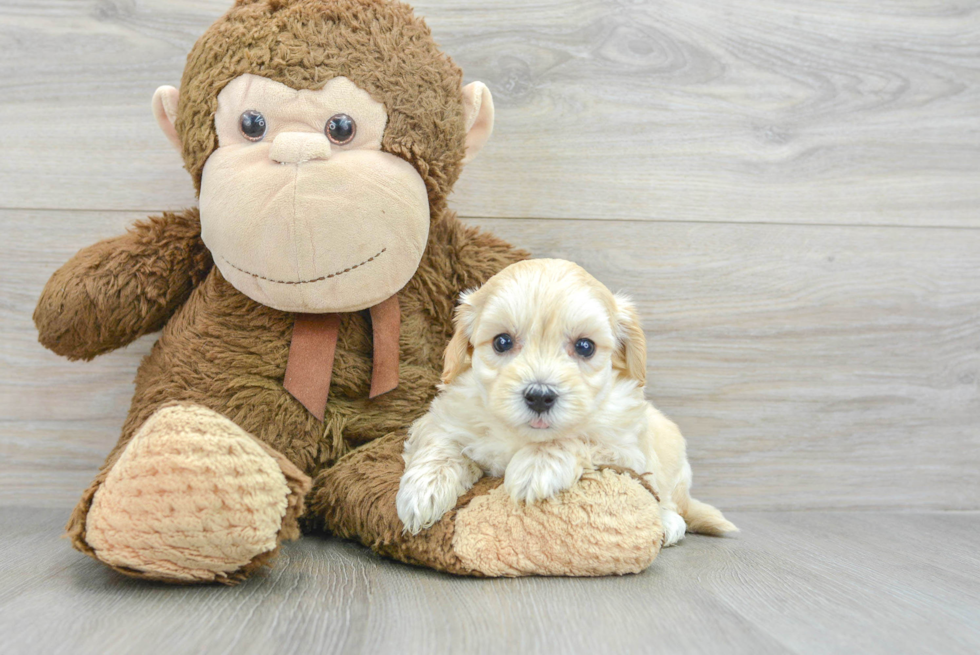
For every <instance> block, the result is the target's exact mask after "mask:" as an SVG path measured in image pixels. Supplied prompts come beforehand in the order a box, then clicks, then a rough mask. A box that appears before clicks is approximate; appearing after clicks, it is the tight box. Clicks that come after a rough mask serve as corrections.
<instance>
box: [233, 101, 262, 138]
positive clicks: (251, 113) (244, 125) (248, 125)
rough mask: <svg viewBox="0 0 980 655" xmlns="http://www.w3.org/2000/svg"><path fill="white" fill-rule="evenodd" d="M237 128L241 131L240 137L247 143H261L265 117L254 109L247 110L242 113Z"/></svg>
mask: <svg viewBox="0 0 980 655" xmlns="http://www.w3.org/2000/svg"><path fill="white" fill-rule="evenodd" d="M238 128H239V129H240V130H241V131H242V136H243V137H245V138H246V139H248V140H249V141H261V140H262V137H264V136H265V128H266V125H265V116H263V115H262V114H260V113H259V112H257V111H255V110H254V109H249V110H248V111H246V112H243V113H242V117H241V118H240V119H239V121H238Z"/></svg>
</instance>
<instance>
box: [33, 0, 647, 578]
mask: <svg viewBox="0 0 980 655" xmlns="http://www.w3.org/2000/svg"><path fill="white" fill-rule="evenodd" d="M153 111H154V114H155V116H156V118H157V120H158V122H159V124H160V126H161V128H162V129H163V132H164V134H165V135H166V136H167V137H168V139H169V140H170V141H171V142H172V143H173V145H174V147H176V148H177V149H178V151H179V152H180V153H181V155H182V157H183V159H184V164H185V167H186V168H187V170H188V172H189V173H190V175H191V178H192V180H193V182H194V186H195V189H196V190H197V192H198V198H199V207H198V208H196V209H188V210H186V211H183V212H177V213H164V214H163V215H161V216H154V217H151V218H149V219H148V220H145V221H141V222H138V223H136V224H135V225H134V226H133V227H132V229H131V230H130V231H129V232H128V233H127V234H126V235H124V236H120V237H117V238H114V239H109V240H106V241H103V242H101V243H97V244H95V245H93V246H90V247H88V248H85V249H83V250H82V251H80V252H79V253H78V254H76V255H75V256H74V257H73V258H72V259H71V260H70V261H69V262H68V263H67V264H65V265H64V266H63V267H62V268H61V269H59V270H58V271H57V272H55V273H54V275H53V276H52V277H51V279H50V281H49V282H48V283H47V286H46V287H45V289H44V291H43V293H42V295H41V298H40V300H39V302H38V306H37V310H36V312H35V314H34V320H35V323H36V324H37V327H38V331H39V333H40V341H41V343H42V344H44V345H45V346H46V347H47V348H50V349H51V350H53V351H54V352H56V353H58V354H60V355H64V356H65V357H68V358H69V359H85V360H87V359H91V358H93V357H95V356H97V355H100V354H102V353H105V352H108V351H110V350H113V349H116V348H120V347H122V346H124V345H126V344H128V343H130V342H132V341H133V340H134V339H136V338H138V337H140V336H142V335H144V334H147V333H151V332H155V331H158V330H162V333H161V335H160V337H159V339H158V341H157V342H156V344H155V345H154V346H153V349H152V351H151V353H150V354H149V355H147V357H146V358H145V359H144V360H143V362H142V363H141V365H140V367H139V371H138V373H137V375H136V392H135V395H134V397H133V401H132V405H131V408H130V410H129V414H128V417H127V419H126V421H125V423H124V425H123V428H122V436H121V437H120V439H119V442H118V443H117V444H116V446H115V448H113V449H112V451H111V452H110V454H109V456H108V458H107V459H106V462H105V464H104V465H103V467H102V469H101V470H100V472H99V474H98V475H97V476H96V478H95V480H94V481H93V482H92V484H91V485H90V486H89V487H88V488H87V489H86V490H85V492H84V494H83V495H82V498H81V500H80V502H79V503H78V506H77V507H76V508H75V510H74V512H73V514H72V516H71V519H70V521H69V523H68V526H67V531H68V535H69V536H70V538H71V542H72V544H73V545H74V547H75V548H77V549H78V550H80V551H82V552H84V553H87V554H88V555H90V556H92V557H93V558H95V559H96V560H98V561H100V562H102V563H104V564H106V565H108V566H110V567H112V568H114V569H116V570H118V571H121V572H122V573H125V574H127V575H132V576H136V577H141V578H146V579H153V580H162V581H168V582H211V581H217V582H223V583H226V584H233V583H236V582H239V581H241V580H243V579H244V578H246V577H247V576H248V575H249V574H250V573H251V572H253V571H255V570H256V569H258V568H259V567H260V566H262V565H264V564H268V563H269V562H270V560H271V558H272V557H273V555H275V553H276V552H277V550H278V548H279V545H280V543H281V542H282V541H283V540H286V539H294V538H297V537H299V535H300V534H301V532H305V533H317V532H319V533H328V534H335V535H339V536H341V537H345V538H352V539H356V540H359V541H360V542H362V543H363V544H365V545H367V546H369V547H370V548H372V549H373V550H375V551H376V552H378V553H381V554H383V555H386V556H389V557H393V558H396V559H399V560H402V561H404V562H409V563H413V564H419V565H424V566H429V567H432V568H435V569H439V570H443V571H448V572H451V573H456V574H464V575H480V576H515V575H529V574H544V575H603V574H610V573H628V572H635V571H640V570H642V569H644V568H645V567H646V566H647V565H649V563H650V562H651V561H652V560H653V558H654V557H655V556H656V554H657V552H658V551H659V548H660V539H661V534H662V531H661V526H660V522H659V515H658V510H657V503H656V500H655V499H654V497H653V494H652V492H651V491H650V490H649V489H648V488H647V487H645V486H644V484H643V482H642V481H640V480H638V479H636V478H635V477H634V476H632V475H630V474H629V473H628V472H623V471H614V470H603V471H599V472H595V473H592V474H590V475H587V476H586V477H584V478H583V480H582V481H581V482H580V483H579V484H578V485H576V486H575V487H574V488H573V489H571V490H569V491H567V492H565V493H564V494H562V495H561V496H559V497H557V498H555V499H553V500H551V501H547V502H544V503H538V504H534V505H529V506H523V505H521V506H519V505H517V504H515V503H513V502H512V501H511V500H510V499H509V497H508V496H507V495H506V494H505V493H504V491H503V489H502V488H500V486H499V483H500V481H499V480H494V479H485V480H482V481H481V482H480V483H479V484H478V485H477V486H476V487H475V488H474V489H473V490H472V491H470V492H469V493H468V494H466V496H464V497H463V498H461V499H460V502H459V504H458V506H457V507H456V509H455V510H453V511H451V512H449V513H448V514H447V515H446V516H445V517H444V518H443V519H442V521H441V522H440V523H438V524H437V525H435V526H433V527H432V528H431V529H429V530H427V531H425V532H423V533H421V534H419V535H417V536H411V535H408V534H405V533H404V532H403V529H402V525H401V523H400V521H399V519H398V517H397V514H396V511H395V493H396V491H397V488H398V481H399V477H400V475H401V472H402V468H403V462H402V459H401V451H402V442H403V441H404V438H405V429H406V427H407V426H408V425H409V424H410V423H411V422H412V421H413V420H414V419H415V418H417V417H419V416H420V415H422V414H423V413H424V412H425V411H426V409H427V407H428V404H429V402H430V401H431V399H432V398H433V396H434V395H435V393H436V385H437V384H438V382H439V377H440V372H441V370H442V356H443V350H444V348H445V346H446V344H447V342H448V341H449V338H450V337H451V335H452V329H453V326H452V314H453V307H454V302H455V300H456V298H457V297H458V295H459V294H460V292H462V291H464V290H466V289H469V288H472V287H476V286H479V285H480V284H481V283H482V282H484V281H485V280H486V279H488V278H489V277H490V276H492V275H493V274H495V273H496V272H498V271H499V270H501V269H502V268H504V267H505V266H507V265H508V264H510V263H513V262H515V261H518V260H520V259H523V258H525V257H526V256H527V255H526V253H524V252H522V251H520V250H516V249H514V248H513V247H511V246H509V245H508V244H506V243H504V242H503V241H501V240H500V239H497V238H495V237H493V236H491V235H489V234H486V233H483V232H480V231H478V230H476V229H473V228H468V227H465V226H463V225H462V224H461V223H460V222H459V221H458V220H457V218H456V216H455V214H454V213H452V212H451V211H449V210H448V208H447V204H446V198H447V196H448V195H449V193H450V191H451V190H452V186H453V183H454V182H455V181H456V179H457V177H458V176H459V173H460V170H461V167H462V165H463V164H464V163H465V162H467V161H468V160H470V159H472V158H473V157H474V156H475V155H476V153H477V152H478V151H479V150H480V148H481V146H483V144H484V143H485V142H486V140H487V138H488V137H489V135H490V132H491V129H492V126H493V103H492V100H491V97H490V93H489V91H488V90H487V88H486V87H485V86H484V85H482V84H480V83H478V82H474V83H472V84H469V85H467V86H465V87H464V86H463V85H462V74H461V71H460V70H459V68H458V67H457V66H456V65H455V64H454V63H453V62H452V61H451V60H450V59H449V58H448V57H447V56H446V55H444V54H443V53H442V52H440V50H439V49H438V48H437V46H436V44H435V42H434V41H433V39H432V36H431V34H430V32H429V30H428V28H427V27H426V25H425V24H424V22H423V21H422V20H421V19H419V18H417V17H415V16H414V15H413V14H412V11H411V9H410V8H409V7H408V6H407V5H404V4H400V3H397V2H388V1H386V0H238V2H237V3H236V4H235V5H234V7H232V8H231V9H230V10H229V11H228V13H226V14H225V15H224V16H223V17H221V18H220V19H219V20H218V21H217V22H216V23H215V24H214V25H213V26H211V27H210V28H209V29H208V30H207V32H205V34H204V35H203V36H202V37H201V39H200V40H199V41H198V42H197V44H196V45H195V46H194V49H193V50H192V52H191V53H190V55H189V56H188V59H187V67H186V69H185V70H184V74H183V78H182V80H181V87H180V89H179V90H178V89H176V88H174V87H161V88H160V89H158V90H157V92H156V94H155V95H154V98H153Z"/></svg>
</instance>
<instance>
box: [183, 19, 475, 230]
mask: <svg viewBox="0 0 980 655" xmlns="http://www.w3.org/2000/svg"><path fill="white" fill-rule="evenodd" d="M229 52H232V53H237V54H236V55H234V56H229V54H228V53H229ZM245 73H254V74H256V75H261V76H263V77H267V78H269V79H271V80H275V81H276V82H281V83H283V84H285V85H287V86H289V87H291V88H294V89H319V88H321V87H322V86H323V85H324V84H326V83H327V82H328V81H329V80H331V79H333V78H334V77H338V76H343V77H346V78H348V79H350V80H351V81H353V82H354V83H355V84H357V86H359V87H360V88H362V89H364V90H366V91H367V92H368V93H370V94H371V96H372V97H373V98H374V99H375V100H377V101H378V102H380V103H382V104H383V105H384V106H385V107H386V108H387V110H388V129H387V130H386V131H385V136H384V139H383V141H382V149H383V150H384V151H385V152H390V153H391V154H394V155H397V156H398V157H401V158H402V159H404V160H406V161H407V162H409V163H410V164H412V165H413V166H415V168H416V169H417V170H418V172H419V175H421V176H422V179H423V180H425V185H426V188H427V189H428V191H429V204H430V205H431V206H432V209H433V215H435V216H439V215H441V214H442V211H443V210H444V209H445V206H446V197H447V196H448V195H449V192H450V191H451V190H452V186H453V184H454V183H455V182H456V179H457V178H458V177H459V173H460V171H461V169H462V160H463V156H464V152H465V138H466V132H465V126H464V123H463V104H462V79H463V74H462V71H461V70H460V69H459V67H458V66H456V65H455V64H454V63H453V62H452V61H451V60H450V59H449V57H447V56H446V55H445V54H444V53H442V52H441V51H440V50H439V48H438V46H437V45H436V43H435V41H433V39H432V35H431V33H430V32H429V28H428V27H427V26H426V24H425V22H424V21H423V20H422V19H421V18H418V17H417V16H415V15H414V14H413V13H412V9H411V7H409V6H408V5H406V4H402V3H400V2H391V1H389V0H330V1H329V2H323V1H311V0H274V1H269V0H238V2H237V3H236V4H235V6H234V7H233V8H232V9H231V10H230V11H229V12H228V13H227V14H225V15H224V16H223V17H222V18H221V19H220V20H219V21H218V22H216V23H215V24H214V25H212V26H211V27H210V28H209V29H208V31H207V32H206V33H205V34H204V35H203V36H202V37H201V39H200V40H198V42H197V43H196V44H195V46H194V48H193V50H191V53H190V55H189V56H188V58H187V67H186V68H185V69H184V76H183V79H182V80H181V86H180V104H179V106H178V114H177V122H176V128H177V133H178V134H179V135H180V137H181V140H182V142H183V144H184V151H183V155H184V164H185V166H186V167H187V170H188V172H190V174H191V177H192V178H193V179H194V186H195V188H197V189H200V186H201V173H202V171H203V170H204V163H205V162H206V161H207V159H208V157H209V156H210V155H211V152H212V151H213V150H214V148H215V147H216V146H217V140H218V139H217V134H216V133H215V130H214V124H213V121H212V120H211V117H212V116H214V113H215V111H216V109H217V106H218V105H217V102H218V101H217V97H218V93H219V92H220V91H221V89H222V88H224V86H225V85H226V84H227V83H228V82H230V81H231V80H233V79H235V78H236V77H238V76H239V75H242V74H245Z"/></svg>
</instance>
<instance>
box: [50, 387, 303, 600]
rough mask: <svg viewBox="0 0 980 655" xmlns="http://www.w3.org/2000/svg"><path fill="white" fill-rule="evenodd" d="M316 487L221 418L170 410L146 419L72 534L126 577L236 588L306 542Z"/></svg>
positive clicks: (179, 407) (196, 410) (189, 408)
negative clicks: (303, 520)
mask: <svg viewBox="0 0 980 655" xmlns="http://www.w3.org/2000/svg"><path fill="white" fill-rule="evenodd" d="M100 477H101V476H100ZM309 485H310V480H309V478H308V477H306V476H305V475H304V474H303V473H302V472H300V471H299V469H297V468H296V467H295V466H294V465H293V464H291V463H290V462H289V461H288V460H286V459H285V457H283V456H282V455H281V454H279V453H277V452H276V451H274V450H273V449H271V448H269V447H268V446H266V445H265V444H263V443H261V442H259V441H258V440H256V439H254V438H253V437H252V436H251V435H249V434H248V433H247V432H245V431H244V430H242V429H241V428H240V427H238V426H237V425H235V424H234V423H232V422H231V421H229V420H228V419H226V418H225V417H223V416H221V415H220V414H218V413H216V412H213V411H211V410H209V409H205V408H204V407H200V406H197V405H189V404H176V405H170V406H167V407H163V408H161V409H160V410H158V411H157V412H156V413H154V414H153V415H152V416H151V417H150V418H149V419H147V421H146V423H144V424H143V426H142V427H141V428H140V429H139V431H138V432H137V433H136V435H135V436H134V437H133V438H132V440H131V441H130V442H129V444H127V446H126V448H125V450H123V452H122V454H121V455H120V456H119V459H118V460H117V461H116V462H115V464H114V465H113V466H112V468H111V469H110V470H109V472H108V474H107V475H105V477H104V480H103V481H102V484H101V486H99V487H98V488H97V489H96V490H95V493H94V495H92V496H91V507H90V508H88V511H87V513H86V514H83V515H82V519H81V521H82V523H81V525H77V523H78V517H77V516H73V518H72V522H70V523H69V526H68V529H69V533H70V534H71V536H72V538H73V540H74V541H75V545H76V547H79V548H80V549H81V550H84V551H85V552H88V553H89V554H90V555H92V556H93V557H95V558H96V559H98V560H100V561H102V562H104V563H105V564H108V565H109V566H111V567H112V568H114V569H117V570H119V571H121V572H123V573H126V574H128V575H133V576H136V577H142V578H149V579H154V580H163V581H167V582H211V581H217V582H223V583H226V584H234V583H236V582H239V581H241V580H243V579H244V578H245V577H246V576H247V575H248V574H249V573H251V572H252V571H254V570H255V569H257V568H259V567H260V566H262V565H263V564H266V563H268V561H269V560H270V559H271V557H272V556H273V555H274V554H275V553H276V551H277V550H278V548H279V543H280V542H281V541H282V540H283V539H295V538H296V537H298V536H299V528H298V525H297V517H298V516H299V514H301V513H302V510H303V498H304V496H305V494H306V492H307V491H308V490H309ZM87 497H88V495H87ZM84 503H85V499H84V498H83V505H82V506H80V508H79V510H76V515H77V514H79V513H80V510H82V511H84V507H83V506H84ZM73 524H74V525H73Z"/></svg>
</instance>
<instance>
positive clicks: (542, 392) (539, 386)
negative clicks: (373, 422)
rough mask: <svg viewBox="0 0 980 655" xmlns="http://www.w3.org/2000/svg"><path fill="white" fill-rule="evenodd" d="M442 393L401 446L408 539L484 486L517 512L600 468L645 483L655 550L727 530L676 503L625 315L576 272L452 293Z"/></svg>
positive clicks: (548, 267)
mask: <svg viewBox="0 0 980 655" xmlns="http://www.w3.org/2000/svg"><path fill="white" fill-rule="evenodd" d="M442 382H443V384H442V385H440V387H439V388H440V394H439V395H438V396H437V397H436V399H435V400H434V401H433V402H432V406H431V408H430V410H429V412H428V413H427V414H426V415H425V416H423V417H422V418H420V419H418V420H417V421H416V422H415V423H414V424H413V425H412V427H411V428H410V430H409V438H408V440H407V441H406V442H405V452H404V458H405V473H404V475H403V476H402V479H401V484H400V487H399V490H398V496H397V509H398V516H399V517H400V518H401V520H402V522H403V523H404V525H405V530H406V531H408V532H411V533H413V534H415V533H418V532H419V531H421V530H422V529H425V528H427V527H429V526H431V525H433V524H434V523H435V522H436V521H438V520H439V519H440V518H441V517H442V515H443V514H445V513H446V512H447V511H448V510H450V509H452V508H453V507H454V506H455V504H456V501H457V499H458V498H459V496H460V495H461V494H463V493H465V492H466V491H467V490H468V489H469V488H470V487H471V486H473V484H474V483H475V482H476V481H477V480H478V479H479V478H480V477H481V476H482V475H483V474H485V473H486V474H488V475H492V476H495V477H499V476H503V478H504V487H505V488H506V489H507V491H508V493H509V494H510V495H511V497H512V498H513V499H514V500H515V501H518V502H528V503H531V502H536V501H541V500H545V499H547V498H551V497H552V496H554V495H555V494H557V493H559V492H560V491H562V490H564V489H567V488H569V487H570V486H572V485H573V484H575V482H577V481H578V479H579V478H580V477H581V475H582V473H583V471H586V470H590V469H594V468H596V467H599V466H603V465H614V466H622V467H626V468H629V469H632V470H634V471H636V472H638V473H641V474H646V476H645V477H646V478H647V480H648V481H649V482H650V483H651V484H652V486H653V487H654V488H655V489H656V491H657V493H658V495H659V498H660V508H661V519H662V521H663V524H664V532H665V534H664V545H665V546H670V545H672V544H675V543H677V542H678V541H679V540H680V539H682V538H683V537H684V533H685V530H686V529H689V530H691V531H693V532H702V533H706V534H722V533H725V532H730V531H734V530H736V529H737V528H736V527H735V526H734V525H733V524H732V523H730V522H729V521H727V520H726V519H725V518H724V516H722V514H721V512H720V511H718V510H717V509H715V508H714V507H712V506H711V505H707V504H705V503H701V502H699V501H697V500H695V499H693V498H691V497H690V495H689V493H688V489H689V488H690V486H691V467H690V465H689V464H688V462H687V455H686V452H685V442H684V437H683V436H681V433H680V430H679V429H678V428H677V426H676V425H675V424H674V423H673V422H671V421H670V420H668V419H667V418H666V417H665V416H664V415H663V414H661V413H660V412H659V411H657V409H656V408H654V407H653V406H652V405H651V404H650V403H648V402H647V401H646V399H645V398H644V396H643V387H644V384H645V383H646V339H645V338H644V336H643V329H642V327H641V326H640V320H639V317H638V316H637V313H636V309H635V308H634V307H633V304H632V303H631V302H630V301H629V300H628V299H627V298H626V297H625V296H622V295H613V294H612V293H610V291H609V290H608V289H607V288H606V287H605V286H603V285H602V283H600V282H599V281H598V280H596V279H595V278H594V277H592V276H591V275H589V274H588V273H587V272H586V271H585V270H584V269H582V268H581V267H580V266H577V265H576V264H573V263H571V262H567V261H563V260H557V259H535V260H528V261H523V262H519V263H517V264H513V265H511V266H509V267H507V268H506V269H504V270H503V271H501V272H500V273H498V274H497V275H495V276H494V277H492V278H491V279H490V280H489V281H487V283H486V284H485V285H483V286H482V287H481V288H480V289H478V290H476V291H470V292H467V293H464V294H463V296H462V298H461V301H460V305H459V307H458V308H457V310H456V332H455V334H454V336H453V338H452V340H451V341H450V343H449V346H448V348H447V350H446V355H445V367H444V369H443V377H442Z"/></svg>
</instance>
